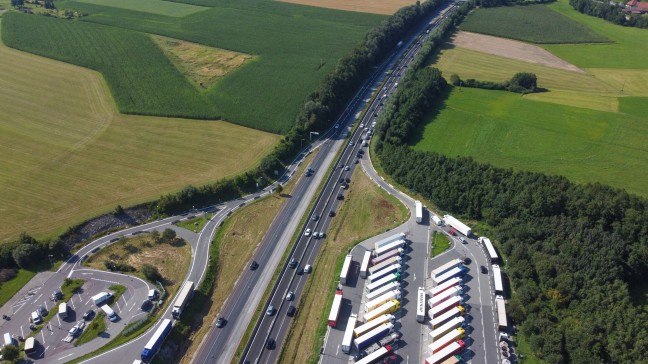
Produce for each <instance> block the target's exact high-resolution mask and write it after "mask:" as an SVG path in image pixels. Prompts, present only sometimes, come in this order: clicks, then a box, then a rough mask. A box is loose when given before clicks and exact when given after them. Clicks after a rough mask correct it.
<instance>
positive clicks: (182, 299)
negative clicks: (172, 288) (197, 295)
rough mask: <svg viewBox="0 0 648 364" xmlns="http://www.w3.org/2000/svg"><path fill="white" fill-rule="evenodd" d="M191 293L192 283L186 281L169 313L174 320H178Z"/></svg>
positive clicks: (192, 290) (192, 291)
mask: <svg viewBox="0 0 648 364" xmlns="http://www.w3.org/2000/svg"><path fill="white" fill-rule="evenodd" d="M193 293H194V283H193V282H192V281H187V282H186V283H185V284H184V286H182V289H181V290H180V294H178V298H176V300H175V302H174V303H173V310H172V311H171V314H172V315H173V318H174V319H176V320H177V319H179V318H180V315H182V310H184V308H185V306H186V305H187V302H189V300H190V299H191V297H192V296H193Z"/></svg>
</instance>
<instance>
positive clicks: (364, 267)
mask: <svg viewBox="0 0 648 364" xmlns="http://www.w3.org/2000/svg"><path fill="white" fill-rule="evenodd" d="M369 263H371V251H370V250H367V251H366V252H365V253H364V257H363V258H362V264H361V265H360V278H367V272H368V270H369Z"/></svg>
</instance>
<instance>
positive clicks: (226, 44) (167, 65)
mask: <svg viewBox="0 0 648 364" xmlns="http://www.w3.org/2000/svg"><path fill="white" fill-rule="evenodd" d="M91 1H92V2H93V3H92V4H91V3H87V2H73V1H58V2H57V7H58V8H59V9H66V10H75V11H79V12H83V13H87V14H89V16H84V17H82V18H80V19H79V20H80V21H73V22H70V21H64V20H61V19H54V18H47V17H40V16H38V17H35V16H28V15H23V14H17V13H12V14H6V15H5V16H4V20H3V23H2V28H3V39H4V41H5V43H6V44H8V45H10V46H12V47H16V48H18V49H21V50H25V51H28V52H32V53H35V54H39V55H42V56H46V57H50V58H54V59H58V60H62V61H65V62H69V63H73V64H76V65H80V66H83V67H87V68H90V69H94V70H97V71H99V72H100V73H101V74H102V75H103V76H104V77H105V78H106V81H107V83H108V85H109V87H110V90H111V92H112V94H113V96H114V98H115V100H116V102H117V105H118V108H119V110H120V111H122V112H124V113H131V114H146V115H157V116H173V117H188V118H199V119H218V118H222V119H226V120H228V121H231V122H234V123H237V124H241V125H244V126H250V127H254V128H258V129H261V130H265V131H270V132H275V133H281V132H285V131H286V130H288V129H289V128H290V126H291V125H292V123H293V120H294V116H295V115H296V113H297V111H298V110H299V108H300V107H301V105H302V104H303V101H304V99H305V98H306V97H307V96H308V95H309V94H310V93H311V92H312V91H313V90H315V89H316V88H317V86H318V84H319V83H320V81H321V80H322V79H323V77H324V76H325V75H326V74H328V73H329V72H330V71H331V70H332V68H333V67H334V66H335V64H336V63H337V60H338V59H339V58H341V57H342V56H344V55H346V54H348V53H349V51H350V50H351V49H352V48H353V47H354V46H355V45H356V44H357V43H358V42H359V41H360V40H361V39H362V37H363V36H364V35H365V34H366V33H367V32H368V31H369V30H370V29H371V28H372V27H374V26H375V25H376V24H378V23H379V22H380V21H381V20H383V19H384V16H381V15H375V14H363V13H355V12H343V11H339V10H330V9H322V8H313V7H305V6H300V5H293V4H286V3H280V2H269V1H262V0H242V1H236V2H228V1H224V2H206V4H199V3H196V4H193V5H207V6H214V5H216V7H210V8H208V9H206V10H202V11H199V12H194V13H191V14H188V15H185V16H181V17H180V16H165V15H160V14H159V12H158V13H155V12H152V11H151V10H150V8H154V6H152V5H150V4H153V3H155V2H156V0H149V2H147V3H144V5H142V8H141V9H142V10H143V11H134V10H131V9H125V8H119V7H113V6H112V3H113V2H112V1H110V2H109V1H107V0H105V1H104V0H91ZM160 3H166V2H165V1H160ZM97 4H104V5H109V4H110V5H111V6H110V7H109V6H103V5H97ZM118 4H121V2H119V3H118ZM147 4H149V5H147ZM173 4H177V5H178V6H185V5H186V4H182V3H173ZM210 4H211V5H210ZM122 5H123V4H122ZM120 6H121V5H120ZM124 6H126V5H124ZM145 33H149V34H155V35H161V36H165V37H168V38H173V39H177V40H182V41H187V42H191V43H195V44H201V45H203V46H207V47H212V48H220V49H226V50H229V51H233V52H238V53H243V54H247V55H250V56H252V57H254V58H256V59H255V60H253V61H250V62H247V63H246V64H245V65H244V66H242V67H240V68H239V69H237V70H236V71H234V72H231V73H230V74H228V75H227V76H226V77H223V78H221V79H219V80H217V81H216V82H215V83H214V85H213V86H211V87H209V88H207V89H206V90H200V89H198V88H196V87H194V86H193V85H192V81H190V80H189V79H187V78H186V77H185V76H183V74H182V71H181V70H179V69H178V68H177V67H176V66H174V64H173V62H172V61H170V60H169V58H168V57H166V56H165V54H164V52H163V51H162V50H161V49H160V47H158V46H157V45H156V44H155V43H154V41H153V40H152V39H151V38H150V37H149V36H148V35H147V34H145ZM97 44H101V45H102V47H96V45H97ZM194 82H195V81H194Z"/></svg>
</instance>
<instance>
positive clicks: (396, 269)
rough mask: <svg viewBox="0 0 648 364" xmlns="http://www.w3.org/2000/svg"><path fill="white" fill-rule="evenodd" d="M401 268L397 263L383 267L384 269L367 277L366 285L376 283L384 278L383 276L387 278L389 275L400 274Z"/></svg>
mask: <svg viewBox="0 0 648 364" xmlns="http://www.w3.org/2000/svg"><path fill="white" fill-rule="evenodd" d="M402 268H403V267H402V266H401V265H400V264H398V263H396V264H392V265H390V266H388V267H385V268H383V269H381V270H379V271H377V272H375V273H374V274H372V275H370V276H369V277H367V282H368V283H373V282H376V281H378V280H380V279H381V278H382V277H385V276H387V275H389V274H392V273H400V272H401V269H402Z"/></svg>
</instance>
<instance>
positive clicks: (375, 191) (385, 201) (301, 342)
mask: <svg viewBox="0 0 648 364" xmlns="http://www.w3.org/2000/svg"><path fill="white" fill-rule="evenodd" d="M407 216H408V210H407V209H406V208H405V206H403V205H402V204H401V203H400V202H399V201H398V200H396V198H395V197H393V196H390V195H388V194H387V193H386V192H385V191H384V190H381V189H380V188H378V187H377V186H376V185H375V184H374V183H373V182H371V181H370V180H369V178H367V176H366V175H365V174H364V172H363V171H362V170H361V169H360V168H356V170H355V172H354V173H353V177H352V179H351V184H350V186H349V192H348V194H346V197H345V200H344V201H343V202H342V204H341V207H340V208H339V209H338V214H337V216H336V217H334V218H333V222H332V223H331V226H330V227H329V230H328V233H327V234H328V236H327V238H326V240H325V241H324V245H323V246H322V247H321V249H320V252H319V254H318V255H317V258H316V259H315V262H314V263H313V272H312V273H311V274H310V277H309V283H307V285H306V287H305V290H304V295H302V299H301V301H300V302H299V306H298V310H297V314H296V316H295V319H294V321H293V322H292V324H291V327H290V331H289V334H288V338H287V340H286V343H285V344H284V346H283V349H282V352H281V357H280V360H279V362H282V363H316V362H317V358H319V356H318V350H319V348H320V346H321V341H320V340H321V336H322V335H324V333H325V330H326V314H327V312H328V311H327V309H326V307H327V305H330V301H332V294H333V293H334V288H335V286H336V285H337V281H338V278H337V275H339V269H341V266H342V260H343V259H344V258H343V257H344V256H345V255H346V254H347V251H348V249H349V248H351V247H353V246H354V245H355V244H357V243H358V242H359V241H361V240H362V239H366V238H369V237H371V236H374V235H377V234H380V233H382V232H384V231H386V230H387V229H390V228H393V227H395V226H397V225H399V224H400V223H402V221H403V220H404V219H405V218H407Z"/></svg>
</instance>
